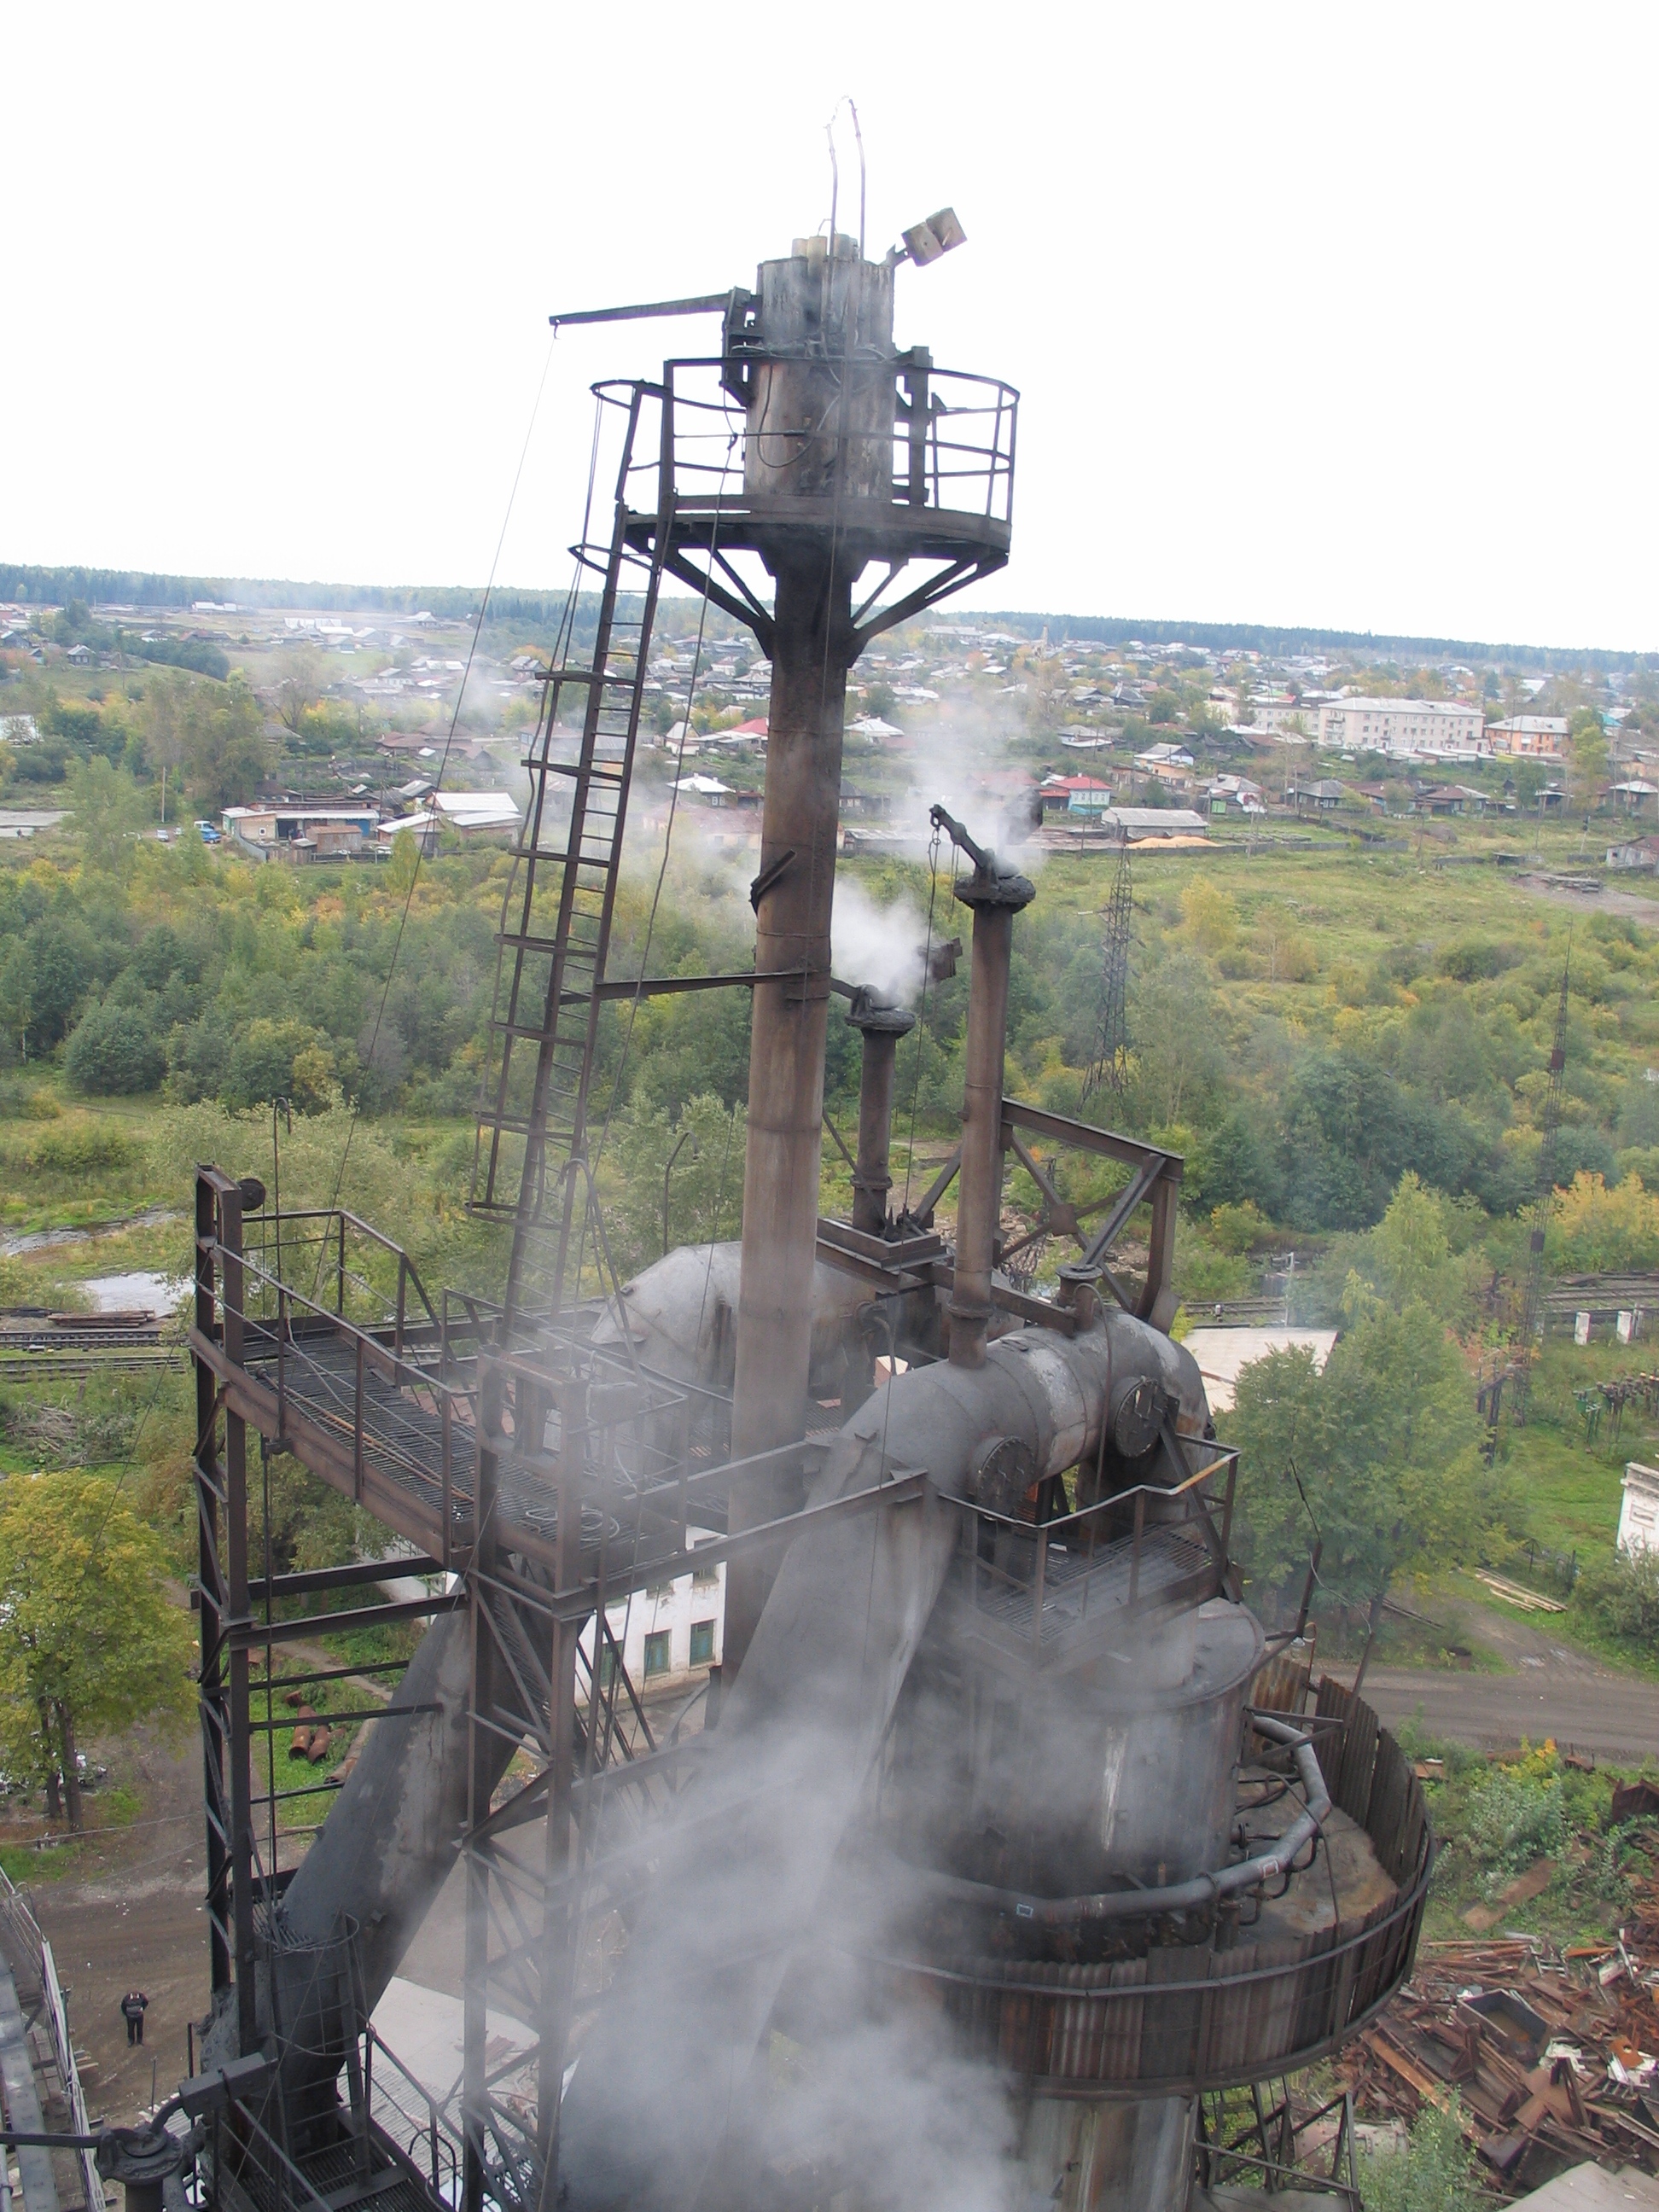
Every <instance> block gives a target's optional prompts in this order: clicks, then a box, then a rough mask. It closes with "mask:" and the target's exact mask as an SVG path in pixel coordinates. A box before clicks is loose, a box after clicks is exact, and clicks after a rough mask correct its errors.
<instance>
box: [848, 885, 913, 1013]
mask: <svg viewBox="0 0 1659 2212" xmlns="http://www.w3.org/2000/svg"><path fill="white" fill-rule="evenodd" d="M829 937H830V951H831V961H832V963H833V966H834V969H835V972H836V975H837V976H838V977H839V979H840V980H841V981H842V982H843V983H865V984H867V985H868V986H869V987H870V988H871V989H872V990H873V991H874V992H875V993H876V994H877V995H878V997H880V998H882V999H884V1000H886V1001H887V1002H888V1004H889V1005H890V1006H908V1004H909V1003H910V1001H911V1000H913V999H914V998H915V996H916V995H917V994H918V993H919V992H920V990H921V983H922V973H923V970H924V969H925V968H926V966H927V922H926V921H925V920H924V919H923V917H922V915H921V914H920V913H919V912H918V911H917V909H916V908H915V907H914V906H912V905H911V903H910V902H909V900H908V899H905V898H896V899H894V900H893V901H892V902H891V903H890V905H887V906H878V904H877V903H876V902H875V900H874V899H872V897H871V896H870V894H869V892H868V891H867V890H866V889H865V888H864V885H863V884H861V883H860V881H859V879H858V878H857V877H856V876H853V875H848V874H846V873H839V874H837V876H836V907H835V914H834V916H833V918H832V920H831V922H830V926H829Z"/></svg>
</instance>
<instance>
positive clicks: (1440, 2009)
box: [1341, 1882, 1659, 2196]
mask: <svg viewBox="0 0 1659 2212" xmlns="http://www.w3.org/2000/svg"><path fill="white" fill-rule="evenodd" d="M1656 1984H1659V1882H1656V1883H1654V1884H1652V1885H1650V1886H1649V1887H1647V1888H1646V1890H1645V1892H1644V1898H1643V1901H1642V1905H1641V1906H1640V1907H1639V1908H1638V1917H1637V1918H1636V1919H1635V1921H1634V1922H1633V1923H1632V1924H1630V1925H1627V1926H1626V1927H1625V1928H1623V1929H1620V1932H1619V1934H1618V1935H1617V1936H1613V1937H1612V1938H1611V1939H1610V1940H1609V1941H1607V1942H1605V1943H1596V1944H1589V1945H1583V1946H1575V1947H1569V1948H1567V1949H1566V1950H1565V1951H1556V1950H1553V1949H1552V1948H1551V1947H1550V1946H1549V1945H1547V1943H1545V1942H1542V1941H1541V1939H1539V1938H1536V1937H1522V1936H1504V1937H1501V1938H1499V1939H1498V1940H1495V1941H1494V1940H1490V1939H1489V1940H1485V1941H1478V1942H1449V1943H1425V1944H1424V1945H1423V1946H1422V1948H1421V1949H1420V1950H1419V1954H1418V1959H1417V1966H1416V1970H1415V1972H1413V1976H1412V1978H1411V1980H1410V1981H1409V1982H1408V1983H1407V1984H1406V1985H1405V1987H1404V1988H1403V1989H1402V1990H1401V1992H1400V1994H1399V1995H1398V1996H1396V1997H1395V1999H1394V2001H1393V2002H1391V2003H1390V2004H1389V2005H1388V2006H1387V2007H1386V2008H1385V2009H1384V2010H1383V2012H1382V2013H1380V2014H1379V2015H1377V2017H1376V2019H1375V2020H1374V2021H1372V2023H1371V2024H1370V2027H1368V2028H1366V2029H1365V2031H1364V2033H1363V2034H1362V2035H1361V2036H1360V2037H1359V2039H1358V2041H1357V2042H1356V2043H1354V2044H1352V2045H1350V2047H1349V2049H1348V2051H1347V2052H1346V2054H1345V2056H1344V2058H1343V2061H1342V2065H1341V2071H1342V2074H1343V2075H1344V2078H1345V2079H1346V2081H1347V2083H1348V2085H1349V2087H1350V2088H1351V2089H1352V2093H1353V2099H1354V2103H1355V2106H1356V2107H1357V2108H1358V2110H1359V2111H1360V2112H1362V2113H1364V2115H1365V2116H1366V2117H1367V2118H1379V2117H1393V2118H1401V2119H1405V2120H1407V2121H1409V2120H1411V2119H1413V2118H1416V2116H1417V2114H1418V2112H1419V2111H1420V2110H1421V2109H1422V2107H1423V2106H1424V2105H1425V2103H1426V2104H1433V2105H1437V2106H1440V2107H1442V2108H1443V2109H1444V2108H1447V2107H1449V2106H1450V2105H1451V2103H1452V2101H1453V2100H1454V2098H1455V2100H1456V2101H1457V2105H1458V2108H1459V2110H1460V2112H1461V2114H1462V2122H1463V2130H1464V2133H1465V2135H1466V2136H1467V2137H1468V2141H1469V2142H1470V2143H1471V2144H1472V2145H1473V2146H1474V2148H1475V2149H1476V2150H1477V2151H1478V2152H1479V2154H1480V2158H1481V2160H1482V2161H1483V2163H1484V2165H1485V2166H1486V2168H1487V2169H1488V2171H1489V2173H1490V2176H1491V2179H1492V2183H1493V2184H1494V2185H1495V2186H1496V2187H1497V2188H1498V2189H1499V2190H1500V2191H1502V2193H1503V2194H1504V2195H1505V2196H1510V2195H1514V2194H1518V2193H1520V2192H1522V2191H1524V2190H1527V2189H1531V2188H1534V2187H1537V2186H1538V2185H1541V2183H1543V2182H1544V2181H1546V2180H1547V2179H1550V2178H1551V2176H1552V2175H1553V2174H1554V2173H1556V2172H1559V2170H1560V2168H1561V2166H1563V2165H1564V2164H1566V2165H1577V2164H1579V2163H1581V2162H1582V2161H1583V2160H1586V2159H1591V2160H1601V2161H1602V2162H1604V2163H1607V2164H1618V2165H1622V2166H1639V2167H1641V2168H1642V2169H1643V2171H1644V2172H1649V2173H1653V2172H1659V2002H1656V1996H1655V1985H1656Z"/></svg>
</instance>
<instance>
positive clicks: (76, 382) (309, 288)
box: [0, 0, 1659, 647]
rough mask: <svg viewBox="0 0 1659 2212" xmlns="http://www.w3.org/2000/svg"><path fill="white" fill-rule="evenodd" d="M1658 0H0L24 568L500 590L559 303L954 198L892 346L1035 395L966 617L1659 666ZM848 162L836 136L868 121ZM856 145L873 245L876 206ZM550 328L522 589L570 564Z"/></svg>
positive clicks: (566, 348)
mask: <svg viewBox="0 0 1659 2212" xmlns="http://www.w3.org/2000/svg"><path fill="white" fill-rule="evenodd" d="M1656 60H1659V11H1656V10H1655V9H1653V8H1651V7H1650V6H1636V5H1622V6H1620V5H1607V6H1600V7H1597V6H1579V7H1575V8H1562V7H1560V6H1559V5H1556V6H1551V7H1548V8H1545V7H1530V6H1517V5H1515V4H1504V5H1491V6H1488V5H1477V4H1453V5H1450V6H1448V5H1447V4H1445V0H1439V4H1437V5H1434V6H1430V7H1413V6H1409V5H1407V6H1401V5H1396V4H1389V5H1382V4H1368V5H1357V4H1347V5H1341V6H1336V7H1333V6H1330V5H1329V4H1321V5H1318V6H1298V5H1287V4H1277V5H1263V4H1238V0H1232V4H1229V5H1225V6H1216V7H1205V6H1188V7H1182V6H1172V5H1168V4H1162V0H1158V4H1154V0H1146V4H1142V5H1139V6H1135V7H1126V6H1121V5H1117V6H1114V5H1106V6H1098V5H1086V6H1084V5H1079V6H1053V5H1042V4H1038V5H1036V6H1024V7H1020V6H1008V5H1003V6H1000V7H997V8H994V9H993V8H988V7H987V8H983V9H981V8H978V7H975V6H957V7H953V8H939V7H931V8H920V9H895V8H892V7H890V6H884V7H867V6H851V7H848V6H842V7H840V8H836V9H824V10H822V11H819V10H811V9H805V8H802V7H799V6H789V5H786V6H783V7H773V8H769V9H761V10H758V11H753V10H751V11H750V12H749V14H748V15H743V14H742V13H741V12H737V13H734V12H732V11H730V10H725V11H722V10H718V9H709V8H707V7H695V8H694V7H690V6H685V5H680V6H674V7H670V6H664V5H659V4H656V0H636V4H635V5H632V6H630V7H627V8H617V7H611V6H603V7H602V6H591V7H585V8H582V9H573V8H570V7H568V6H562V5H551V6H549V5H544V6H534V7H532V6H524V7H520V6H513V5H491V4H489V0H483V4H479V0H475V4H473V5H472V6H471V7H457V6H455V5H453V4H451V5H448V6H446V7H443V8H436V7H426V6H421V5H413V6H411V5H400V6H398V7H392V6H382V5H374V4H351V5H347V6H343V7H342V6H340V5H338V4H332V5H329V6H314V5H307V4H302V3H301V0H285V4H283V6H281V7H274V6H253V7H247V8H225V7H223V6H222V5H216V6H214V7H212V8H205V7H203V8H195V7H190V6H185V5H175V6H167V7H156V6H154V5H145V4H143V0H125V4H123V5H121V6H119V7H113V6H108V5H94V6H91V7H82V8H75V9H69V8H62V7H58V8H54V7H35V8H32V9H24V8H21V7H19V8H15V9H11V10H10V11H9V16H8V27H7V38H6V62H5V66H6V74H7V79H8V88H7V94H6V99H5V103H4V109H3V122H0V189H3V208H4V220H5V241H6V255H5V269H6V275H5V301H6V311H5V314H4V317H3V322H0V441H3V446H0V452H3V462H0V558H4V559H13V560H23V561H40V562H70V561H84V562H95V563H100V564H107V565H118V566H124V567H125V566H131V567H135V568H157V569H170V570H181V571H185V572H187V573H191V574H241V575H263V576H287V577H301V578H321V579H329V580H354V581H364V582H386V583H392V582H424V583H437V582H462V583H474V582H477V581H480V580H482V579H483V576H484V575H485V574H487V573H488V570H489V563H490V560H491V557H492V555H493V553H494V551H495V541H496V538H497V534H498V532H500V529H501V519H502V515H503V513H504V510H505V507H506V504H507V493H508V489H509V486H510V484H511V482H512V477H513V468H514V465H515V464H516V461H517V458H518V452H519V447H520V443H521V441H522V440H523V437H524V434H525V429H526V423H527V422H528V420H529V416H530V410H531V404H532V398H533V395H534V392H535V390H536V386H537V383H538V379H539V377H540V374H541V371H542V365H543V362H544V356H545V354H546V349H547V344H548V333H547V323H546V319H547V315H548V313H549V312H550V310H551V309H553V308H556V307H578V306H583V305H591V304H599V303H609V302H611V301H623V300H635V299H653V298H658V297H661V296H665V295H672V294H679V293H686V292H696V291H702V290H705V289H707V290H714V289H720V288H723V287H725V286H727V285H730V284H732V283H752V281H753V269H754V265H755V263H756V262H757V260H758V259H761V258H769V257H770V256H771V255H773V254H775V253H778V252H787V248H788V241H789V240H790V238H791V237H792V236H793V234H796V233H799V232H804V231H810V230H811V229H812V228H815V227H816V226H817V223H818V222H820V221H821V220H822V218H823V216H825V215H827V213H828V203H829V178H828V166H827V162H826V159H825V155H824V150H823V147H824V141H823V122H824V119H825V118H826V116H827V115H828V113H829V110H830V108H831V106H833V105H834V103H835V101H836V99H837V97H838V96H839V95H840V94H843V93H848V92H850V93H851V94H853V95H854V98H855V99H856V100H858V102H859V106H860V112H861V114H862V117H863V122H864V133H865V143H866V149H867V151H868V156H869V164H870V216H869V240H870V245H871V247H872V251H875V250H878V248H879V247H881V246H885V245H886V244H887V243H888V241H889V240H890V239H891V238H892V237H894V236H896V234H897V232H898V230H899V229H900V228H902V227H903V226H904V225H905V224H907V223H909V222H914V221H915V219H916V218H917V217H918V216H921V215H923V214H925V213H926V212H927V211H928V210H931V209H933V208H934V207H936V206H938V205H939V204H941V203H943V202H946V201H949V202H952V203H954V204H955V205H956V207H957V210H958V211H959V213H960V215H961V216H962V219H963V222H964V224H965V226H966V228H967V230H968V234H969V244H968V246H966V247H965V248H964V249H963V251H962V252H959V253H957V254H956V255H953V256H952V257H951V258H950V259H948V260H946V261H945V262H944V263H941V264H938V265H937V266H935V267H934V268H933V269H930V270H927V271H925V272H922V271H915V270H904V271H902V272H901V275H900V278H899V287H900V300H899V316H898V320H899V331H898V335H899V338H900V342H901V343H911V342H914V341H918V340H920V341H922V342H925V343H929V344H931V345H932V346H933V352H934V358H935V359H936V360H937V361H938V362H940V363H941V364H946V365H951V366H955V367H960V368H981V369H987V370H991V371H994V372H995V373H997V374H1001V375H1003V376H1006V377H1007V378H1008V379H1009V380H1011V381H1012V382H1013V383H1015V384H1017V385H1018V386H1020V388H1021V390H1022V392H1023V394H1024V400H1023V405H1022V413H1021V422H1020V452H1019V462H1020V472H1019V482H1018V495H1017V501H1016V510H1015V522H1016V527H1015V550H1014V556H1013V559H1012V562H1011V564H1010V567H1009V568H1008V570H1007V571H1006V574H1003V575H1002V576H1000V577H998V578H996V579H994V580H993V581H992V582H991V583H990V585H988V586H986V587H985V588H984V590H983V591H982V592H981V601H982V603H984V604H988V605H1000V606H1008V607H1021V608H1030V609H1048V610H1054V611H1071V612H1075V613H1101V614H1121V615H1130V616H1140V617H1164V618H1170V619H1174V618H1183V619H1189V620H1194V621H1196V620H1212V621H1269V622H1283V623H1307V624H1329V625H1336V626H1340V627H1344V628H1352V629H1376V630H1381V631H1394V632H1412V633H1431V634H1435V635H1455V636H1467V637H1474V638H1486V639H1493V640H1513V639H1521V640H1526V641H1534V642H1538V643H1548V644H1563V645H1574V644H1605V645H1612V646H1631V647H1659V597H1656V592H1655V590H1654V581H1655V579H1654V574H1653V562H1652V557H1651V554H1650V529H1649V525H1650V516H1651V515H1652V514H1653V513H1654V511H1655V509H1656V500H1655V490H1656V472H1659V471H1656V453H1655V408H1654V402H1653V392H1652V386H1653V369H1652V362H1653V358H1654V354H1655V344H1654V339H1655V328H1654V325H1655V321H1656V314H1659V309H1656V304H1655V303H1656V286H1655V283H1654V229H1655V207H1654V175H1655V167H1654V153H1653V139H1652V125H1651V112H1650V111H1651V101H1652V97H1653V87H1654V84H1655V82H1656V70H1655V64H1656ZM849 152H850V149H849ZM848 167H850V163H849V164H846V165H844V167H843V200H842V208H843V227H847V225H846V222H845V213H846V211H847V210H848V195H849V194H850V193H851V192H852V191H854V190H855V187H854V186H853V185H849V184H848ZM713 328H714V326H713V325H712V324H710V325H685V324H682V325H643V326H641V325H635V326H632V327H628V326H624V327H623V328H620V329H617V328H611V329H600V330H598V331H586V332H574V331H573V332H568V333H566V334H564V335H563V336H562V337H561V338H560V340H559V342H558V344H557V346H556V349H555V351H554V355H553V362H552V368H551V373H550V375H549V378H548V381H547V386H546V389H545V393H544V398H543V401H542V406H541V412H540V416H539V419H538V425H537V430H536V435H535V438H534V441H533V445H532V457H531V461H530V465H529V466H528V468H527V471H526V477H525V481H524V483H523V486H522V488H521V489H520V495H519V501H518V504H517V507H516V509H515V511H514V514H513V522H512V526H511V527H510V530H509V532H508V537H507V544H506V548H505V551H504V554H503V557H502V562H501V580H503V581H504V582H507V583H513V584H523V585H560V584H562V582H563V581H564V580H565V577H566V574H567V564H566V560H565V556H564V554H563V550H562V549H563V547H564V546H565V545H566V544H568V540H569V538H571V536H572V535H573V534H574V529H575V526H576V522H577V520H578V519H579V518H578V512H577V509H578V503H579V500H580V482H581V477H582V471H583V470H584V468H585V465H586V448H587V440H588V431H589V405H588V402H587V399H586V386H587V385H588V383H589V382H590V381H591V380H592V379H593V378H595V377H598V376H600V375H605V374H618V373H621V374H627V373H629V372H634V371H638V370H641V369H646V368H649V367H650V366H651V365H652V363H653V360H658V359H660V357H661V355H662V353H663V352H664V351H665V350H686V349H688V348H689V342H690V340H691V338H692V337H693V334H694V333H696V332H697V331H702V332H703V333H704V334H705V336H707V337H712V334H713Z"/></svg>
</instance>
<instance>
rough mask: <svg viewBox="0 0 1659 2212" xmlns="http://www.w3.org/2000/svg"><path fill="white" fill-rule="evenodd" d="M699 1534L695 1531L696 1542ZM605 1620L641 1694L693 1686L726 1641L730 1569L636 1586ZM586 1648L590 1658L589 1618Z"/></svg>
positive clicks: (713, 1569)
mask: <svg viewBox="0 0 1659 2212" xmlns="http://www.w3.org/2000/svg"><path fill="white" fill-rule="evenodd" d="M697 1534H698V1532H697V1531H696V1530H694V1531H693V1532H692V1541H693V1544H694V1546H695V1544H696V1540H697ZM707 1541H709V1542H710V1543H712V1542H713V1541H714V1537H713V1536H712V1534H710V1535H708V1538H707ZM605 1622H606V1626H608V1628H609V1630H610V1636H611V1642H613V1643H615V1644H617V1647H618V1648H619V1649H620V1650H621V1652H622V1655H623V1666H624V1667H625V1668H627V1669H628V1679H629V1681H630V1682H632V1683H633V1685H634V1687H635V1690H637V1691H639V1692H641V1694H643V1693H644V1692H646V1691H647V1690H653V1691H654V1690H659V1689H667V1688H671V1687H673V1686H675V1685H676V1684H679V1683H684V1685H685V1686H686V1687H687V1688H688V1689H689V1688H690V1687H692V1686H695V1684H696V1682H697V1681H699V1680H701V1679H702V1676H703V1675H704V1674H706V1673H707V1672H708V1668H710V1667H714V1666H718V1665H719V1664H720V1652H721V1649H722V1646H723V1644H724V1641H725V1627H726V1568H725V1566H724V1565H723V1564H720V1563H718V1562H717V1563H716V1564H715V1565H712V1566H710V1567H709V1568H708V1569H707V1570H706V1571H702V1572H696V1571H694V1572H693V1573H691V1574H689V1575H680V1576H678V1577H676V1578H675V1579H674V1580H673V1581H672V1582H665V1583H653V1584H651V1585H650V1586H649V1587H648V1588H647V1589H642V1590H635V1592H634V1593H633V1595H631V1596H630V1597H626V1598H618V1599H617V1600H616V1601H615V1602H614V1603H612V1604H611V1605H608V1606H607V1607H605ZM582 1650H583V1651H584V1652H585V1653H586V1655H587V1656H588V1659H589V1660H590V1662H591V1660H592V1651H593V1625H592V1622H591V1621H590V1622H589V1623H588V1625H587V1626H586V1628H585V1629H584V1630H583V1631H582Z"/></svg>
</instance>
